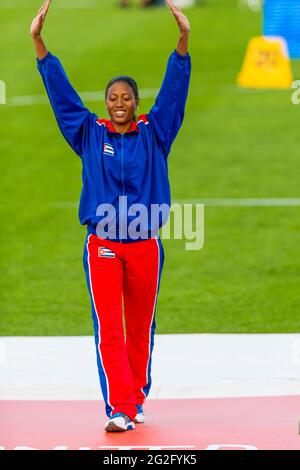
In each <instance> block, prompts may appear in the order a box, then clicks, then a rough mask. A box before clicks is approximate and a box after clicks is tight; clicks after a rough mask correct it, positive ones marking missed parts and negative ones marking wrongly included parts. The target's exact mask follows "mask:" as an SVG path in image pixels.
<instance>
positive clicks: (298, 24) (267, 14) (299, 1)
mask: <svg viewBox="0 0 300 470" xmlns="http://www.w3.org/2000/svg"><path fill="white" fill-rule="evenodd" d="M263 34H264V35H265V36H283V37H284V38H285V39H286V41H287V43H288V49H289V55H290V57H291V58H293V59H299V58H300V0H265V1H264V12H263Z"/></svg>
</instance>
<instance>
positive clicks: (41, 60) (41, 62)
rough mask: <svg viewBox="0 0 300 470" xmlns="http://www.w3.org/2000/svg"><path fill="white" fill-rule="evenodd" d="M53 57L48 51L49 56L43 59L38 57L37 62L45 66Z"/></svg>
mask: <svg viewBox="0 0 300 470" xmlns="http://www.w3.org/2000/svg"><path fill="white" fill-rule="evenodd" d="M51 56H52V54H51V52H49V51H48V54H47V55H46V56H45V57H43V58H42V59H39V58H38V57H37V58H36V61H37V63H38V64H41V65H43V64H45V63H46V62H47V61H48V60H49V59H50V57H51Z"/></svg>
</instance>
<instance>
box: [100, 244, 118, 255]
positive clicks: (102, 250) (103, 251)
mask: <svg viewBox="0 0 300 470" xmlns="http://www.w3.org/2000/svg"><path fill="white" fill-rule="evenodd" d="M98 257H99V258H115V257H116V255H115V253H114V252H113V251H111V250H110V249H109V248H105V246H99V248H98Z"/></svg>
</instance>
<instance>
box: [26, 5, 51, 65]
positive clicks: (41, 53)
mask: <svg viewBox="0 0 300 470" xmlns="http://www.w3.org/2000/svg"><path fill="white" fill-rule="evenodd" d="M50 4H51V0H46V1H45V2H44V3H43V5H42V6H41V8H40V9H39V11H38V14H37V16H36V17H35V18H34V19H33V21H32V23H31V27H30V34H31V37H32V39H33V42H34V46H35V50H36V55H37V58H38V59H43V58H44V57H46V55H47V54H48V51H47V49H46V46H45V44H44V41H43V39H42V36H41V33H42V29H43V26H44V21H45V18H46V15H47V13H48V10H49V7H50Z"/></svg>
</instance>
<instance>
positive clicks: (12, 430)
mask: <svg viewBox="0 0 300 470" xmlns="http://www.w3.org/2000/svg"><path fill="white" fill-rule="evenodd" d="M102 408H103V405H102V403H101V402H96V401H0V446H1V447H4V448H5V449H15V448H17V447H20V446H25V447H31V448H35V449H54V448H55V447H59V446H64V447H65V448H67V449H79V448H87V449H109V448H111V447H112V446H113V447H116V448H119V447H122V446H128V447H132V448H141V447H142V448H145V449H148V448H149V447H154V446H156V447H158V448H162V449H163V448H165V447H166V446H167V447H168V448H174V449H176V448H177V449H178V448H185V449H194V450H195V449H200V450H201V449H207V448H210V449H213V448H220V449H222V448H224V449H226V448H228V447H226V445H229V446H230V449H234V448H236V449H238V448H239V447H238V446H245V445H248V446H253V447H254V448H257V449H278V450H287V449H297V450H299V449H300V436H299V435H298V422H299V420H300V396H293V397H255V398H223V399H219V398H217V399H193V400H190V399H181V400H152V401H151V400H150V401H148V402H147V403H146V405H145V413H146V420H147V421H146V424H140V425H137V426H136V430H135V431H128V432H125V433H115V434H113V433H109V434H107V433H105V432H104V431H103V426H104V423H105V421H106V417H105V415H104V412H103V409H102ZM221 445H222V446H221ZM212 446H215V447H212Z"/></svg>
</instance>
